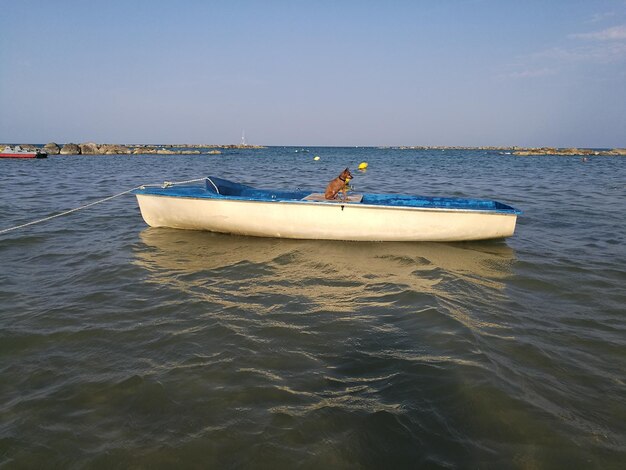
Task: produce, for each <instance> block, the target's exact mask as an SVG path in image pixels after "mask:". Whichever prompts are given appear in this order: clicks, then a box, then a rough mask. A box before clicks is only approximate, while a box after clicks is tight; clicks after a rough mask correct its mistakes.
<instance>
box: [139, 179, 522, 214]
mask: <svg viewBox="0 0 626 470" xmlns="http://www.w3.org/2000/svg"><path fill="white" fill-rule="evenodd" d="M134 193H135V194H151V195H155V196H169V197H181V198H209V199H230V200H246V201H265V202H269V201H277V202H296V201H297V202H302V203H305V204H337V202H336V201H323V200H322V201H309V200H304V198H306V197H307V196H310V195H311V192H310V191H281V190H271V189H258V188H254V187H252V186H247V185H244V184H240V183H235V182H233V181H229V180H225V179H222V178H217V177H213V176H211V177H207V178H206V179H205V182H204V184H193V185H191V184H183V185H172V186H166V187H151V186H146V187H144V188H142V189H137V190H135V191H134ZM345 204H355V205H370V206H387V207H416V208H428V209H456V210H474V211H489V212H498V213H506V214H516V215H519V214H521V213H522V212H521V211H520V210H518V209H515V208H514V207H511V206H509V205H507V204H503V203H501V202H497V201H490V200H483V199H464V198H449V197H429V196H410V195H402V194H371V193H364V194H363V198H362V200H361V201H360V202H346V203H345Z"/></svg>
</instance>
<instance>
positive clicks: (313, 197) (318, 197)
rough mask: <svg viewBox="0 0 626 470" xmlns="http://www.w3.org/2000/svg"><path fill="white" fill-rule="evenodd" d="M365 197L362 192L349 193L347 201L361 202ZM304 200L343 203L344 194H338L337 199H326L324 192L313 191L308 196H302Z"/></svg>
mask: <svg viewBox="0 0 626 470" xmlns="http://www.w3.org/2000/svg"><path fill="white" fill-rule="evenodd" d="M362 199H363V195H362V194H348V195H347V196H346V203H349V202H352V203H355V202H361V200H362ZM302 200H303V201H317V202H338V203H343V196H342V195H341V194H338V195H337V199H326V197H324V193H311V194H309V195H308V196H306V197H303V198H302Z"/></svg>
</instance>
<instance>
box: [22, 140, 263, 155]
mask: <svg viewBox="0 0 626 470" xmlns="http://www.w3.org/2000/svg"><path fill="white" fill-rule="evenodd" d="M22 148H27V149H28V148H32V149H33V150H34V149H35V146H34V145H31V144H23V145H22ZM263 148H265V147H263V146H261V145H246V144H241V145H213V144H211V145H203V144H179V145H176V144H167V145H145V144H141V145H120V144H97V143H95V142H85V143H81V144H74V143H67V144H63V145H59V144H57V143H56V142H50V143H48V144H46V145H45V146H44V147H43V150H44V151H45V152H46V153H47V154H48V155H201V154H205V155H219V154H220V153H222V152H221V150H218V149H263ZM209 149H210V150H209Z"/></svg>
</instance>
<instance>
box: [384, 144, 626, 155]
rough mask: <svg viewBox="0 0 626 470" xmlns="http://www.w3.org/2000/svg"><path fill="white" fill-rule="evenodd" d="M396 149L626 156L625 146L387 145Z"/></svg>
mask: <svg viewBox="0 0 626 470" xmlns="http://www.w3.org/2000/svg"><path fill="white" fill-rule="evenodd" d="M389 148H392V149H398V150H488V151H498V152H501V153H507V154H512V155H518V156H520V157H528V156H534V155H559V156H565V157H566V156H590V155H596V156H607V157H611V156H626V148H614V149H609V150H604V149H603V150H599V149H587V148H576V147H569V148H560V147H517V146H516V147H447V146H408V147H405V146H402V147H389Z"/></svg>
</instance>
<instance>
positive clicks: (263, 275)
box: [135, 228, 515, 311]
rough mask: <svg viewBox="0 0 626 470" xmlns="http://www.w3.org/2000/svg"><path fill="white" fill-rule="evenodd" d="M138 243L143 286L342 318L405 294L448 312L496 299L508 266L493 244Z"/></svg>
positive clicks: (193, 235)
mask: <svg viewBox="0 0 626 470" xmlns="http://www.w3.org/2000/svg"><path fill="white" fill-rule="evenodd" d="M140 238H141V241H142V242H143V245H142V244H138V245H137V248H136V250H135V251H136V253H135V255H136V264H138V265H139V266H141V267H143V268H145V269H146V270H147V271H149V272H150V281H152V282H157V283H162V284H164V285H167V286H169V287H172V288H176V289H180V290H182V291H184V292H186V293H188V294H191V295H193V296H200V297H201V298H203V299H205V300H212V301H216V302H219V303H220V304H223V305H228V304H238V303H241V302H245V303H257V304H259V306H263V307H265V308H271V306H272V305H277V304H279V303H282V304H283V305H284V304H285V303H288V302H290V300H294V299H296V302H294V303H298V302H300V303H302V304H306V305H309V306H312V305H313V304H317V306H318V307H319V306H322V305H323V306H324V307H323V308H324V309H325V310H326V309H329V310H330V309H332V311H345V310H348V309H352V308H354V306H355V304H358V303H363V304H364V303H369V304H370V305H371V304H377V303H381V302H382V303H384V302H385V297H386V296H389V295H390V294H391V295H393V294H394V293H398V292H407V291H408V292H418V293H427V294H434V295H436V296H437V297H438V299H439V298H440V299H441V300H442V301H444V302H448V301H449V302H451V304H450V305H449V307H451V308H452V309H453V310H454V309H456V308H457V307H458V306H457V307H455V306H454V305H453V304H454V303H455V302H454V301H455V299H456V298H457V297H458V296H459V295H460V294H462V295H472V296H477V297H480V296H482V295H486V293H485V290H488V291H489V295H493V293H494V292H496V293H497V292H498V291H502V290H503V288H504V285H505V284H504V281H505V280H506V278H508V277H509V276H510V275H511V265H512V263H513V261H514V259H515V257H514V251H513V250H512V249H511V248H510V247H508V246H507V245H506V244H504V243H498V242H464V243H446V244H442V243H375V242H372V243H369V242H335V241H318V240H286V239H273V238H257V237H241V236H233V235H222V234H217V233H210V232H200V231H188V230H175V229H166V228H148V229H146V230H144V231H143V232H141V233H140ZM460 281H461V282H460ZM277 296H278V297H277Z"/></svg>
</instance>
